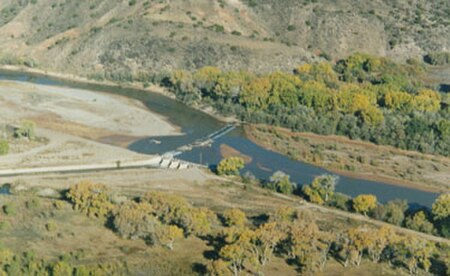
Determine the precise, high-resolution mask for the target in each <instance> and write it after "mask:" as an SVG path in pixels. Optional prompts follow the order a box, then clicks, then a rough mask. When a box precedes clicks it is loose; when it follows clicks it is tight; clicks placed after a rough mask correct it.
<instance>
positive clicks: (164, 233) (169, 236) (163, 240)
mask: <svg viewBox="0 0 450 276" xmlns="http://www.w3.org/2000/svg"><path fill="white" fill-rule="evenodd" d="M155 237H156V239H157V240H158V242H159V243H160V244H162V245H164V246H165V247H167V248H168V249H170V250H173V244H174V242H175V241H176V240H177V239H181V238H183V229H181V228H179V227H178V226H176V225H167V226H162V227H158V228H157V229H156V232H155Z"/></svg>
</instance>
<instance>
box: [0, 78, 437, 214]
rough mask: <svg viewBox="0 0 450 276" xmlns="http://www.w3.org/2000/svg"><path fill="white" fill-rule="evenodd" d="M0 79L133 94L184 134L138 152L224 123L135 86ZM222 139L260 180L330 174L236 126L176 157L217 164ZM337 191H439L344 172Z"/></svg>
mask: <svg viewBox="0 0 450 276" xmlns="http://www.w3.org/2000/svg"><path fill="white" fill-rule="evenodd" d="M0 79H6V80H16V81H24V82H32V83H38V84H44V85H57V86H65V87H71V88H79V89H87V90H93V91H101V92H108V93H114V94H118V95H123V96H126V97H130V98H134V99H137V100H140V101H142V102H143V103H144V104H145V105H146V106H147V107H148V108H149V109H150V110H151V111H153V112H156V113H158V114H160V115H162V116H164V117H165V118H166V119H167V120H168V121H169V122H170V123H172V124H174V125H176V126H179V127H180V128H181V130H182V132H183V133H184V135H179V136H167V137H151V138H146V139H142V140H140V141H137V142H134V143H132V144H131V145H130V146H129V149H130V150H133V151H136V152H139V153H145V154H161V153H165V152H168V151H172V150H175V149H177V148H178V147H179V146H182V145H186V144H189V143H192V142H193V141H195V140H197V139H199V138H202V137H205V136H206V135H208V134H210V133H212V132H214V131H216V130H218V129H220V128H221V127H223V126H224V124H223V123H222V122H220V121H218V120H216V119H215V118H213V117H211V116H209V115H207V114H205V113H203V112H200V111H197V110H195V109H192V108H189V107H187V106H185V105H184V104H182V103H179V102H177V101H175V100H173V99H170V98H168V97H165V96H163V95H160V94H157V93H149V92H144V91H141V90H138V89H131V88H120V87H110V86H105V85H96V84H86V83H79V82H72V81H65V80H58V79H56V78H50V77H43V76H39V75H33V74H28V73H27V74H24V73H12V72H7V71H0ZM124 135H126V133H124ZM154 140H158V141H161V143H155V142H154ZM222 144H225V145H228V146H231V147H233V148H234V149H236V150H238V151H240V152H242V153H243V154H245V155H248V156H250V157H251V158H252V162H251V163H250V164H248V165H247V166H246V168H245V169H244V170H243V172H245V171H250V172H252V173H253V174H254V175H255V176H256V177H258V178H260V179H267V178H268V177H269V176H270V175H272V173H273V172H275V171H277V170H281V171H283V172H285V173H287V174H289V175H290V176H291V180H292V181H294V182H295V183H297V184H299V185H302V184H309V183H311V181H312V180H313V179H314V177H316V176H319V175H321V174H324V173H330V172H328V171H327V170H325V169H323V168H320V167H316V166H313V165H309V164H306V163H303V162H300V161H295V160H292V159H290V158H289V157H287V156H284V155H281V154H278V153H275V152H272V151H269V150H266V149H265V148H263V147H260V146H259V145H256V144H255V143H253V142H252V141H250V140H249V139H247V138H246V136H245V135H244V131H243V130H242V128H236V129H235V130H234V131H232V132H230V133H228V134H227V135H225V136H222V137H220V138H218V139H217V140H215V141H214V143H213V144H212V145H211V146H209V147H203V148H194V149H193V150H192V151H189V152H185V153H183V154H182V155H180V156H178V157H179V158H180V159H184V160H187V161H192V162H196V163H202V164H205V165H215V164H217V163H218V162H219V160H220V159H221V158H222V156H221V154H220V145H222ZM336 190H337V191H338V192H341V193H344V194H347V195H350V196H353V197H354V196H357V195H359V194H373V195H376V196H377V198H378V200H379V201H380V202H383V203H384V202H386V201H389V200H393V199H397V198H398V199H406V200H407V201H408V202H409V203H410V204H411V205H412V206H413V207H419V206H426V207H430V206H431V205H432V203H433V202H434V200H435V199H436V197H437V196H438V194H436V193H430V192H424V191H420V190H416V189H411V188H406V187H401V186H394V185H390V184H386V183H382V182H377V181H368V180H360V179H356V178H352V177H347V176H342V175H341V176H339V183H338V185H337V187H336Z"/></svg>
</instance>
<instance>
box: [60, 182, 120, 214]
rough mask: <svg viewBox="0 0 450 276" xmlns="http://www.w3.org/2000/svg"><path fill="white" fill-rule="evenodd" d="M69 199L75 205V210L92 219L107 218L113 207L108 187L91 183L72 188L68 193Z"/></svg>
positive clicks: (83, 183) (82, 183)
mask: <svg viewBox="0 0 450 276" xmlns="http://www.w3.org/2000/svg"><path fill="white" fill-rule="evenodd" d="M67 198H68V199H69V200H70V201H71V202H72V203H73V205H74V208H75V210H79V211H81V212H82V213H84V214H86V215H87V216H90V217H98V218H103V217H106V216H107V215H108V214H109V213H110V212H111V210H112V207H113V205H112V203H111V201H110V195H109V190H108V189H107V188H106V186H105V185H103V184H96V183H92V182H89V181H83V182H80V183H78V184H76V185H74V186H73V187H71V188H70V189H69V192H67Z"/></svg>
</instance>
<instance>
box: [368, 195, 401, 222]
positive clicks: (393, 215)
mask: <svg viewBox="0 0 450 276" xmlns="http://www.w3.org/2000/svg"><path fill="white" fill-rule="evenodd" d="M407 209H408V202H407V201H406V200H392V201H389V202H388V203H386V204H384V205H381V204H380V205H378V206H377V207H376V208H375V209H374V210H373V217H374V218H375V219H378V220H383V221H386V222H389V223H392V224H394V225H398V226H401V225H402V224H403V221H404V220H405V212H406V210H407Z"/></svg>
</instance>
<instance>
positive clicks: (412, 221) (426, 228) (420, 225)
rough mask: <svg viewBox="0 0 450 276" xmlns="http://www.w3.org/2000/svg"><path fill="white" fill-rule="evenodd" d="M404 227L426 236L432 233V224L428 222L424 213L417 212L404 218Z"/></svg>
mask: <svg viewBox="0 0 450 276" xmlns="http://www.w3.org/2000/svg"><path fill="white" fill-rule="evenodd" d="M405 226H406V227H407V228H409V229H412V230H415V231H420V232H424V233H428V234H432V233H433V232H434V226H433V224H432V223H431V222H430V221H429V220H428V218H427V215H426V214H425V212H424V211H419V212H416V213H415V214H413V215H412V216H410V217H407V218H406V221H405Z"/></svg>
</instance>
